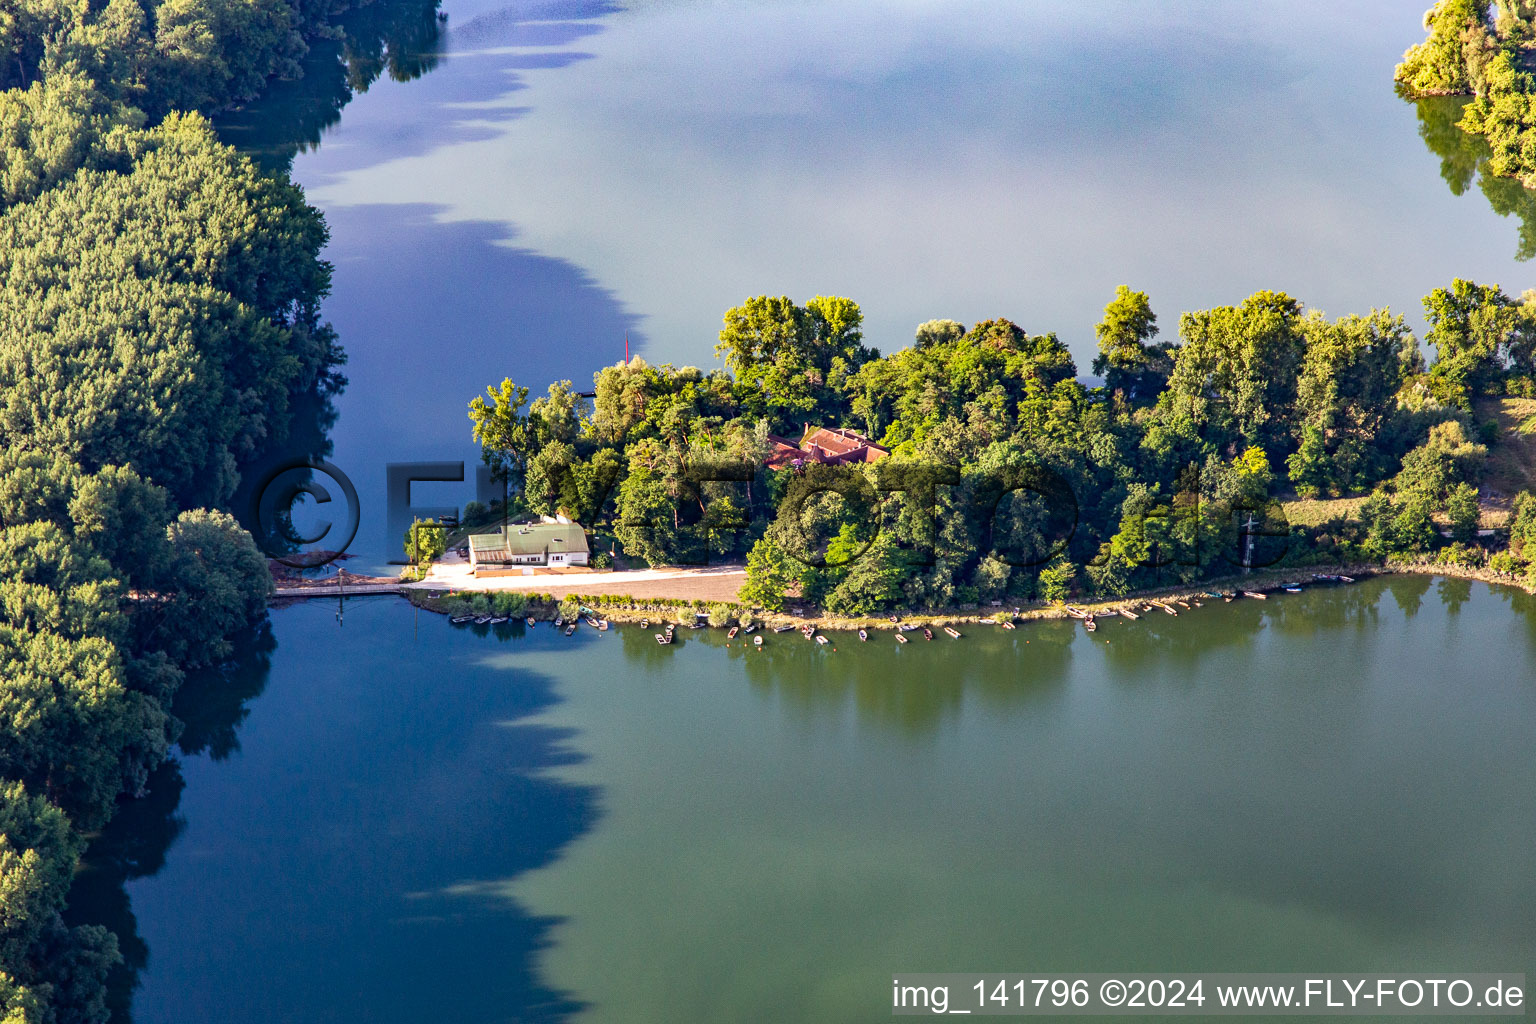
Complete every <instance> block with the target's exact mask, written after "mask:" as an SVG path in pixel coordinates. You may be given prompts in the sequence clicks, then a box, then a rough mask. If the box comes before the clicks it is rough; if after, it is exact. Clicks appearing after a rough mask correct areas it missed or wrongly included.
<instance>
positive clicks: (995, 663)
mask: <svg viewBox="0 0 1536 1024" xmlns="http://www.w3.org/2000/svg"><path fill="white" fill-rule="evenodd" d="M1431 588H1437V594H1438V596H1439V598H1440V600H1441V601H1442V602H1443V603H1444V604H1445V606H1446V610H1447V612H1448V613H1450V614H1455V613H1456V612H1457V611H1458V610H1459V609H1460V608H1461V607H1462V606H1463V605H1464V604H1466V603H1467V602H1468V601H1470V600H1472V598H1473V597H1474V587H1473V584H1472V581H1470V580H1461V579H1450V578H1441V579H1438V580H1437V579H1436V578H1433V577H1430V576H1418V575H1413V576H1394V577H1390V578H1383V579H1378V580H1371V581H1365V582H1363V583H1361V584H1359V585H1356V586H1333V587H1314V588H1308V589H1307V590H1306V591H1305V592H1304V593H1302V594H1296V595H1293V594H1287V595H1283V596H1280V595H1277V596H1276V597H1275V598H1274V599H1272V600H1269V601H1256V600H1252V599H1248V598H1243V599H1240V600H1237V601H1234V602H1232V603H1230V604H1227V603H1224V602H1222V601H1219V600H1216V601H1212V600H1209V599H1207V600H1206V602H1205V607H1203V608H1199V609H1192V610H1189V611H1184V612H1182V614H1181V615H1180V616H1179V617H1177V618H1175V617H1172V616H1166V615H1164V614H1163V613H1161V612H1156V611H1154V612H1149V613H1147V614H1145V615H1143V616H1141V618H1139V619H1137V620H1136V621H1134V622H1132V621H1129V620H1126V619H1123V618H1109V619H1103V620H1101V621H1100V626H1099V629H1098V631H1097V632H1096V633H1094V634H1092V635H1089V634H1087V633H1085V632H1084V631H1083V629H1082V626H1081V625H1080V624H1079V623H1077V622H1076V621H1072V620H1048V621H1039V622H1027V623H1023V624H1021V625H1020V626H1019V628H1018V629H1017V630H1014V631H1012V632H1005V631H1003V630H999V629H996V628H995V627H992V626H969V627H966V628H965V631H966V634H967V635H966V639H964V640H962V641H959V642H958V644H957V643H956V642H954V641H950V640H949V639H948V638H946V637H944V636H942V635H938V636H936V637H935V639H934V640H933V641H932V642H931V643H930V642H927V641H924V640H923V639H922V634H920V633H912V634H908V636H911V637H915V638H916V639H913V640H912V641H911V642H910V643H907V644H905V645H900V646H898V645H897V644H896V643H895V642H894V640H893V639H892V637H891V634H890V633H889V632H886V631H884V630H881V631H879V632H877V633H872V634H871V636H870V639H869V642H868V643H867V644H861V643H860V642H859V640H858V639H857V637H854V636H850V635H848V634H837V635H836V640H835V642H834V644H833V645H831V646H828V647H822V646H819V645H817V644H813V643H809V642H807V641H805V640H804V639H802V638H801V637H800V635H799V634H798V633H784V634H777V635H775V634H768V636H767V637H766V639H767V644H766V646H764V647H763V648H762V649H761V650H758V649H756V648H753V647H752V646H751V645H750V642H748V643H745V644H744V643H741V642H740V641H737V642H735V643H732V644H730V646H729V649H728V651H727V655H728V656H729V658H730V660H731V661H733V662H736V663H738V664H739V665H740V666H741V669H742V671H743V673H744V674H745V676H746V678H747V680H748V682H749V684H750V685H751V686H752V687H753V688H754V689H755V690H757V691H758V692H760V693H761V694H763V695H764V696H765V697H771V698H772V699H774V700H777V701H780V702H782V703H783V704H784V706H785V707H786V708H787V709H789V710H791V711H793V712H796V713H798V714H801V715H803V716H805V717H808V718H811V717H822V718H829V719H830V718H834V717H838V716H841V715H843V714H845V713H846V710H847V709H848V708H849V707H850V705H851V706H852V707H853V708H854V709H855V710H856V712H857V713H858V715H859V717H860V718H861V719H862V720H866V721H868V722H871V723H874V724H879V725H883V726H891V727H895V728H897V729H898V730H900V731H901V732H902V733H903V734H905V735H907V736H913V737H916V736H924V735H927V734H930V733H932V732H934V731H935V730H937V729H938V728H940V727H941V726H942V725H943V723H944V722H945V721H947V720H950V719H952V718H953V717H955V716H957V715H958V714H959V713H960V712H961V710H962V708H963V707H964V706H965V704H966V703H967V702H968V701H973V702H978V703H980V704H981V705H983V706H985V707H987V708H989V709H992V710H1005V709H1009V708H1013V707H1016V706H1018V705H1021V704H1023V703H1026V702H1031V701H1038V700H1042V699H1047V698H1051V699H1054V698H1056V697H1060V696H1061V695H1062V694H1063V693H1064V690H1065V687H1066V685H1067V682H1068V680H1069V679H1070V678H1071V671H1072V668H1073V659H1074V657H1081V656H1082V655H1083V654H1084V653H1085V652H1086V647H1083V648H1076V649H1074V645H1078V644H1082V645H1093V646H1095V647H1101V648H1102V656H1103V658H1104V659H1105V666H1106V668H1107V670H1108V672H1107V677H1106V678H1107V679H1108V680H1109V682H1111V683H1112V684H1114V685H1117V686H1131V687H1134V686H1137V685H1140V684H1141V683H1143V682H1145V681H1146V680H1150V679H1162V680H1167V679H1186V680H1188V681H1189V683H1190V684H1192V685H1193V684H1195V683H1197V682H1200V681H1201V680H1202V679H1204V678H1205V676H1203V675H1202V673H1201V669H1202V665H1206V664H1209V660H1208V659H1210V658H1211V656H1212V655H1213V654H1215V653H1218V652H1220V651H1223V650H1235V649H1240V648H1244V647H1250V646H1252V645H1253V644H1254V642H1255V641H1256V639H1257V638H1258V637H1259V636H1260V634H1262V633H1263V632H1264V631H1265V630H1274V631H1275V632H1277V633H1281V634H1286V635H1293V636H1303V637H1305V636H1311V635H1314V634H1316V633H1319V632H1330V631H1331V632H1338V631H1341V630H1353V631H1354V632H1356V633H1364V632H1367V631H1369V630H1372V629H1375V628H1376V627H1377V626H1379V624H1380V620H1381V613H1382V608H1383V600H1384V599H1387V598H1388V597H1390V600H1391V602H1392V603H1393V604H1394V605H1396V608H1397V610H1398V611H1399V612H1400V613H1401V614H1402V615H1403V617H1404V618H1412V617H1413V616H1414V615H1415V614H1416V613H1417V612H1418V611H1419V609H1420V608H1421V607H1422V605H1423V602H1424V599H1425V597H1426V595H1428V594H1429V593H1430V592H1431ZM1491 590H1492V591H1493V592H1494V593H1496V594H1498V596H1499V597H1500V598H1501V599H1502V600H1505V601H1508V602H1510V603H1511V605H1512V606H1513V607H1514V609H1515V610H1516V611H1517V613H1519V614H1520V616H1521V617H1522V618H1523V619H1524V620H1525V621H1526V623H1527V625H1528V627H1529V628H1530V630H1531V632H1532V636H1533V637H1536V597H1533V596H1532V595H1529V594H1526V593H1524V592H1523V591H1520V590H1518V589H1515V588H1510V587H1494V588H1491ZM621 635H622V636H623V641H624V653H625V656H626V658H627V659H631V660H634V661H638V662H641V663H643V664H644V665H645V666H646V667H647V668H661V667H663V666H664V665H665V663H666V662H668V661H670V660H671V659H672V658H675V657H677V655H678V653H679V650H678V648H677V647H671V648H668V647H661V646H659V645H657V644H656V642H655V640H654V639H653V638H652V637H651V635H650V633H648V632H647V633H643V634H642V633H640V632H639V631H637V630H633V629H625V630H623V631H622V632H621ZM679 635H680V637H681V636H683V635H684V634H679ZM696 635H697V634H696ZM698 636H699V641H697V642H704V643H710V644H716V643H718V642H719V638H718V637H717V636H715V635H714V634H703V635H698ZM834 647H835V648H837V649H836V650H834V649H833V648H834ZM1096 653H1098V652H1096Z"/></svg>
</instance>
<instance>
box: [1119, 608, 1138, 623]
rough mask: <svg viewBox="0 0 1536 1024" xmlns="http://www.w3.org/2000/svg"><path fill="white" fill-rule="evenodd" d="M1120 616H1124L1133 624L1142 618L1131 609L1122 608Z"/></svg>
mask: <svg viewBox="0 0 1536 1024" xmlns="http://www.w3.org/2000/svg"><path fill="white" fill-rule="evenodd" d="M1120 614H1121V615H1124V616H1125V617H1126V618H1128V619H1130V620H1131V621H1132V622H1134V621H1136V620H1137V619H1139V618H1141V616H1140V615H1139V614H1137V613H1136V612H1133V611H1131V610H1130V609H1129V608H1121V609H1120Z"/></svg>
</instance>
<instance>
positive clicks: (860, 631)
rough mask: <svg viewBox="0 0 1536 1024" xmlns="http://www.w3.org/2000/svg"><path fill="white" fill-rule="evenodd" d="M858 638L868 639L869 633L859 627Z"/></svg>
mask: <svg viewBox="0 0 1536 1024" xmlns="http://www.w3.org/2000/svg"><path fill="white" fill-rule="evenodd" d="M859 639H860V640H868V639H869V634H868V633H866V632H865V631H864V630H862V629H861V630H859Z"/></svg>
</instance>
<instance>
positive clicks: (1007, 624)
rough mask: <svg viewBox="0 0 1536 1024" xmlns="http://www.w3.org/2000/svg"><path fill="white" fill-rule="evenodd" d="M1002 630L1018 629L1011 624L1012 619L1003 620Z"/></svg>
mask: <svg viewBox="0 0 1536 1024" xmlns="http://www.w3.org/2000/svg"><path fill="white" fill-rule="evenodd" d="M1003 628H1004V629H1018V627H1017V626H1015V625H1014V624H1013V620H1012V619H1004V620H1003Z"/></svg>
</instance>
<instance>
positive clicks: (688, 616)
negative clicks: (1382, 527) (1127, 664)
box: [287, 562, 1536, 632]
mask: <svg viewBox="0 0 1536 1024" xmlns="http://www.w3.org/2000/svg"><path fill="white" fill-rule="evenodd" d="M1314 573H1323V574H1333V575H1345V576H1350V577H1352V578H1354V579H1355V580H1357V581H1361V580H1365V579H1369V578H1372V577H1375V576H1430V577H1436V576H1439V577H1450V578H1457V579H1469V580H1476V581H1478V582H1482V583H1489V584H1494V585H1499V586H1507V587H1514V588H1516V589H1519V590H1523V591H1525V592H1526V593H1528V594H1536V587H1533V586H1532V585H1531V584H1530V583H1527V582H1526V581H1525V580H1523V579H1521V578H1520V577H1513V576H1508V575H1503V574H1499V573H1495V572H1491V571H1489V570H1487V569H1481V568H1474V567H1469V566H1460V565H1454V564H1451V563H1440V562H1411V563H1390V562H1389V563H1372V564H1357V565H1321V566H1306V567H1303V568H1300V569H1290V570H1285V571H1276V570H1262V571H1259V572H1255V573H1253V574H1251V575H1248V576H1224V577H1218V578H1215V579H1211V580H1206V581H1203V582H1201V583H1197V584H1190V585H1182V584H1181V585H1177V586H1168V587H1156V588H1149V589H1145V590H1138V591H1134V592H1131V593H1128V594H1126V595H1125V596H1123V597H1117V598H1112V599H1110V600H1106V601H1094V602H1083V603H1077V604H1071V603H1063V604H1059V605H1049V606H1043V605H1038V604H1035V605H1022V604H1020V605H1010V606H1005V607H1000V608H992V607H986V608H982V607H978V608H940V609H918V610H896V611H895V612H889V613H886V614H884V615H877V616H864V617H853V618H848V617H840V616H835V615H821V614H816V613H815V612H816V610H815V609H811V608H808V609H806V613H805V614H795V613H793V612H787V611H786V612H761V613H759V612H754V611H752V610H751V609H748V608H746V607H744V606H742V605H741V604H740V603H739V602H706V601H699V600H689V599H686V598H671V597H662V596H652V597H644V596H634V595H629V594H604V595H589V594H582V593H580V591H579V590H573V591H569V592H566V593H562V594H546V593H530V594H527V595H526V596H527V598H528V600H529V605H528V607H527V608H526V609H525V610H524V611H522V612H519V616H522V615H527V616H530V617H532V618H534V619H535V620H539V621H546V620H549V619H552V618H554V617H555V615H556V614H557V612H556V610H555V609H556V608H557V607H558V604H559V602H560V601H562V600H576V601H577V602H578V603H580V604H581V605H582V606H583V607H586V608H589V609H590V610H591V611H592V612H594V613H595V614H596V615H597V616H598V617H599V618H602V619H606V620H607V621H609V622H614V623H624V624H633V623H639V622H641V621H642V620H645V621H649V622H650V623H651V624H653V625H659V624H665V623H669V622H670V623H675V624H678V625H690V624H692V623H693V622H694V620H695V613H696V612H708V611H709V606H710V604H715V605H717V606H718V605H719V604H722V603H724V604H729V605H730V607H731V609H732V612H733V613H735V614H743V613H745V614H750V615H751V618H752V621H753V622H754V623H757V624H758V625H760V626H763V627H767V628H770V629H771V628H773V627H775V626H794V627H799V628H804V627H806V626H813V627H814V628H816V629H818V630H825V631H829V632H855V631H857V630H859V629H864V630H867V631H875V630H880V631H884V632H894V631H895V626H896V623H895V622H892V621H891V618H890V616H891V615H892V614H895V615H896V616H898V617H899V619H900V622H901V623H902V624H911V625H916V626H933V627H943V626H958V625H989V626H1001V623H1002V622H1004V621H1010V622H1031V621H1039V620H1053V619H1067V618H1079V617H1081V616H1080V615H1074V614H1073V613H1074V612H1085V613H1088V614H1091V615H1094V616H1097V617H1103V618H1111V617H1117V616H1120V615H1121V613H1122V612H1123V611H1124V610H1125V609H1126V608H1130V609H1131V610H1133V611H1135V612H1136V614H1137V615H1138V616H1141V615H1146V614H1152V613H1153V612H1155V610H1153V611H1148V610H1144V609H1143V606H1144V605H1146V604H1149V603H1159V602H1176V601H1180V600H1184V601H1192V600H1195V599H1198V600H1200V601H1202V602H1203V601H1209V600H1214V599H1213V598H1210V597H1207V596H1206V595H1207V594H1210V593H1219V592H1221V591H1223V590H1226V591H1237V592H1238V594H1239V595H1241V594H1242V592H1243V591H1245V590H1250V591H1257V592H1260V593H1274V592H1277V591H1279V590H1280V584H1281V583H1283V582H1289V581H1298V580H1299V581H1300V582H1301V583H1303V585H1305V586H1309V587H1310V586H1314V585H1316V584H1315V583H1314V581H1313V579H1312V575H1313V574H1314ZM1327 585H1329V586H1337V585H1338V584H1331V583H1330V584H1327ZM1346 585H1347V584H1346ZM520 589H521V588H520ZM477 593H484V591H479V592H471V593H467V594H466V593H465V592H460V591H452V590H448V589H437V588H432V587H424V586H421V585H419V584H418V585H416V586H411V587H407V588H402V589H401V590H400V591H399V596H401V597H404V598H405V599H406V600H407V601H410V602H411V603H412V604H414V605H415V606H416V607H418V608H421V609H423V610H425V611H429V612H433V613H436V614H439V615H451V614H453V613H454V611H455V609H454V608H451V607H446V606H444V599H446V598H456V597H459V596H469V597H473V596H476V594H477ZM605 599H606V600H605ZM287 600H292V598H288V599H287ZM1237 600H1254V598H1247V597H1243V596H1239V597H1238V598H1237ZM1069 609H1070V610H1069ZM1187 610H1189V609H1185V611H1187ZM710 628H725V627H715V626H711V627H710Z"/></svg>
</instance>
